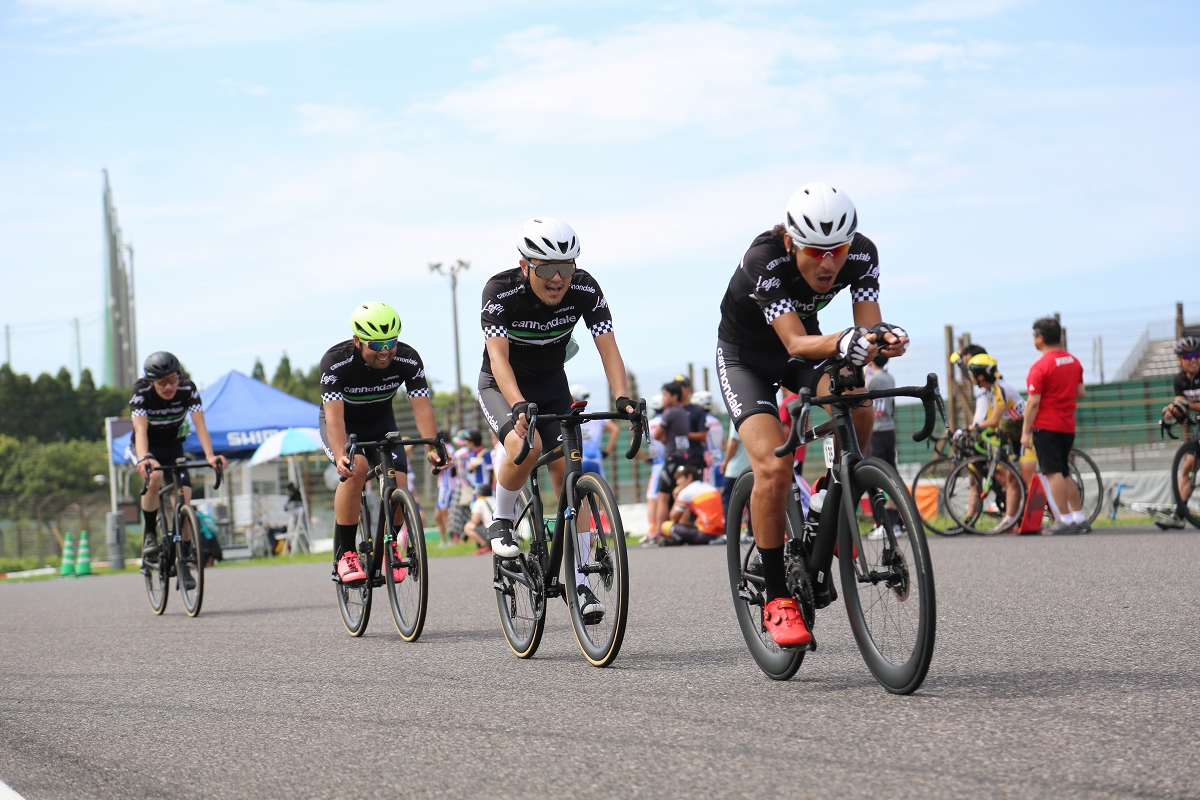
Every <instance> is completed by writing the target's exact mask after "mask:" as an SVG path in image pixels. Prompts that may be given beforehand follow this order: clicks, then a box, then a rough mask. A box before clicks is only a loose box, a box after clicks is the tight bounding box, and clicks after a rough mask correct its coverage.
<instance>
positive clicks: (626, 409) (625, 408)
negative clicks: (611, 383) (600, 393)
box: [613, 395, 637, 414]
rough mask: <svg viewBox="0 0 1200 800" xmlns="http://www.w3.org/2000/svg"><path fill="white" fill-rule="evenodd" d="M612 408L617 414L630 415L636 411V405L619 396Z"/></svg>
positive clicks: (623, 396)
mask: <svg viewBox="0 0 1200 800" xmlns="http://www.w3.org/2000/svg"><path fill="white" fill-rule="evenodd" d="M613 408H615V409H616V410H617V413H618V414H632V413H633V412H634V411H635V410H636V409H637V404H636V403H634V402H633V401H632V400H630V399H629V398H628V397H626V396H625V395H621V396H620V397H618V398H617V401H616V402H615V403H613Z"/></svg>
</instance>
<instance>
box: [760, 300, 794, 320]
mask: <svg viewBox="0 0 1200 800" xmlns="http://www.w3.org/2000/svg"><path fill="white" fill-rule="evenodd" d="M795 310H796V305H795V303H793V302H792V301H791V299H790V298H787V297H785V298H783V299H782V300H776V301H775V302H774V303H771V305H769V306H767V307H766V308H764V309H763V316H764V317H766V318H767V324H768V325H770V324H771V323H772V322H774V321H775V320H777V319H778V318H779V317H782V316H783V315H784V314H787V313H788V312H790V311H795Z"/></svg>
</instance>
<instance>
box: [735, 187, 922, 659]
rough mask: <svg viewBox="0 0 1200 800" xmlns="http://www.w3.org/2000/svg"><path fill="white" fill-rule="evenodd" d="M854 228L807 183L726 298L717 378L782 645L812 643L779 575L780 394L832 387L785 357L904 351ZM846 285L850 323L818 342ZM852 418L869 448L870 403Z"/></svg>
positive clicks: (854, 222) (784, 478)
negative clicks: (740, 455)
mask: <svg viewBox="0 0 1200 800" xmlns="http://www.w3.org/2000/svg"><path fill="white" fill-rule="evenodd" d="M857 229H858V214H857V212H856V211H855V208H854V203H853V202H851V200H850V198H849V197H847V196H846V194H845V193H844V192H840V191H838V190H837V189H835V188H833V187H830V186H827V185H825V184H822V183H810V184H807V185H805V186H803V187H801V188H800V190H799V191H797V192H796V193H795V194H794V195H792V197H791V199H790V200H788V203H787V207H786V209H785V211H784V222H783V224H780V225H776V226H775V227H774V228H773V229H772V230H769V231H766V232H764V233H761V234H759V235H758V236H757V237H756V238H755V239H754V241H753V243H752V244H751V245H750V249H749V250H747V251H746V254H745V255H744V256H743V257H742V261H741V263H740V264H739V265H738V268H737V269H736V270H735V271H734V274H733V277H732V279H731V280H730V281H729V288H728V289H727V290H726V292H725V297H724V299H722V301H721V325H720V328H719V330H718V342H717V353H716V366H717V378H718V381H719V382H720V385H721V391H722V393H723V395H724V398H725V406H726V408H728V409H729V414H730V417H731V419H732V422H733V424H734V426H735V427H736V428H737V430H738V434H739V436H740V438H741V441H742V446H743V447H745V449H746V452H747V454H748V455H749V456H750V465H751V469H752V470H753V472H754V490H753V493H752V494H751V498H750V508H751V518H752V519H753V520H754V540H755V543H756V544H757V546H758V549H759V551H760V553H761V555H762V566H763V577H764V579H765V582H766V600H767V602H766V605H765V606H764V608H763V624H764V626H765V627H766V628H767V630H768V631H769V632H770V634H771V638H772V639H773V640H774V642H775V643H776V644H778V645H779V646H781V647H799V646H803V645H806V644H808V643H809V642H811V641H812V634H811V633H810V632H809V630H808V628H807V626H806V625H805V624H804V620H803V618H802V617H801V615H800V610H799V607H798V604H797V603H796V600H795V599H794V598H793V597H792V596H791V593H790V592H789V591H788V587H787V582H786V580H785V575H784V559H783V556H784V554H783V545H784V516H785V505H786V502H787V494H788V492H789V491H790V488H791V484H792V459H791V457H790V456H789V457H787V458H777V457H776V456H775V453H774V450H775V448H776V447H779V446H781V445H782V444H783V443H784V441H785V439H786V436H785V433H784V430H783V426H782V424H781V423H780V421H779V409H778V407H777V406H776V403H775V398H776V395H777V393H778V391H779V387H780V386H781V385H783V386H784V387H786V388H788V389H791V390H792V391H799V390H800V389H801V388H802V387H808V388H809V389H812V390H813V391H814V393H815V394H818V395H824V394H828V391H829V378H828V376H826V375H824V374H823V373H822V371H821V369H820V368H819V366H817V365H816V364H815V363H814V364H812V365H808V366H799V367H798V366H796V365H795V363H794V362H792V363H789V358H790V357H792V356H800V357H802V358H804V359H807V360H810V361H812V362H820V361H822V360H824V359H830V358H838V359H841V360H843V361H846V362H849V363H852V364H854V365H857V366H861V365H863V364H865V363H867V362H868V361H869V360H871V359H873V358H874V357H875V355H876V354H877V353H883V354H884V355H886V356H888V357H889V358H896V357H898V356H901V355H903V354H904V351H905V350H906V349H907V348H908V334H907V333H905V331H904V330H903V329H901V328H898V327H896V326H894V325H888V324H887V323H884V322H883V317H882V315H881V314H880V311H879V257H878V254H877V251H876V249H875V244H874V243H873V242H872V241H871V240H870V239H868V238H867V237H866V236H863V235H862V234H861V233H858V232H857ZM847 287H849V288H850V299H851V303H852V307H853V314H854V327H851V328H847V329H845V330H843V331H839V332H837V333H831V334H822V333H821V328H820V324H819V322H818V320H817V314H818V312H819V311H820V310H821V309H822V308H824V307H825V306H826V305H828V303H829V302H830V301H831V300H832V299H833V298H834V296H835V295H837V294H838V292H840V291H842V290H843V289H845V288H847ZM853 414H854V425H855V431H856V433H857V435H858V440H859V444H860V446H862V447H865V446H866V444H867V442H868V441H869V440H870V436H871V427H872V424H873V422H874V410H873V408H872V406H871V405H870V404H869V403H868V404H866V406H865V407H863V408H858V409H856V410H855V411H854V412H853Z"/></svg>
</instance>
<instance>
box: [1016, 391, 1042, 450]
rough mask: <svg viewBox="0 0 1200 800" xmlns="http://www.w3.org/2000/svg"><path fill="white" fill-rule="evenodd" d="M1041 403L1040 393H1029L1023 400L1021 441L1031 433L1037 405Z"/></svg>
mask: <svg viewBox="0 0 1200 800" xmlns="http://www.w3.org/2000/svg"><path fill="white" fill-rule="evenodd" d="M1041 404H1042V396H1041V395H1040V394H1031V395H1029V399H1028V400H1026V401H1025V424H1024V425H1023V426H1022V427H1021V441H1022V442H1025V441H1027V440H1028V437H1029V436H1031V435H1033V423H1034V421H1035V420H1037V414H1038V406H1040V405H1041Z"/></svg>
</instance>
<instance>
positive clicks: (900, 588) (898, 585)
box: [880, 547, 912, 603]
mask: <svg viewBox="0 0 1200 800" xmlns="http://www.w3.org/2000/svg"><path fill="white" fill-rule="evenodd" d="M880 561H881V562H882V564H883V566H885V567H887V570H888V572H889V573H890V576H889V577H888V579H887V585H888V587H889V588H891V590H892V594H894V595H896V599H897V600H899V601H900V602H901V603H903V602H904V601H905V600H907V599H908V593H909V590H910V589H911V587H912V584H911V580H910V578H909V574H908V564H907V563H906V562H905V560H904V554H903V553H901V552H900V550H899V549H895V550H893V549H892V548H890V547H885V548H884V549H883V554H882V556H881V558H880Z"/></svg>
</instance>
